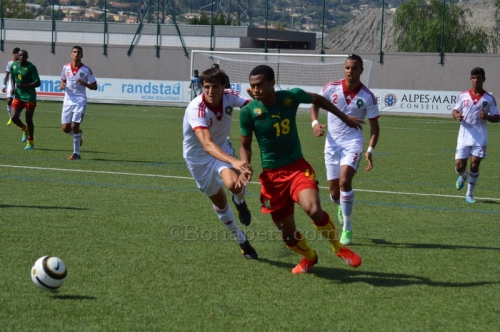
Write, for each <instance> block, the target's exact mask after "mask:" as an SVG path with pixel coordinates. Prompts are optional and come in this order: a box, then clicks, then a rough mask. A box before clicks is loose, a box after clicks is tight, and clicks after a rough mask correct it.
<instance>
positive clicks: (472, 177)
mask: <svg viewBox="0 0 500 332" xmlns="http://www.w3.org/2000/svg"><path fill="white" fill-rule="evenodd" d="M469 175H470V176H469V182H468V184H467V194H466V195H467V196H473V192H474V188H475V187H476V183H477V178H478V177H479V172H477V173H472V172H470V174H469Z"/></svg>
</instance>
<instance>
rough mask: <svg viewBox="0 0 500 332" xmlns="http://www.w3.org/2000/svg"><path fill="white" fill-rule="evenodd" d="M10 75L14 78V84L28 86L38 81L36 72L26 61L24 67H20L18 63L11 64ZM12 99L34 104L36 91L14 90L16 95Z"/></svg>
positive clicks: (32, 89)
mask: <svg viewBox="0 0 500 332" xmlns="http://www.w3.org/2000/svg"><path fill="white" fill-rule="evenodd" d="M10 75H11V76H12V77H13V78H14V83H15V84H18V83H21V84H29V83H33V82H37V81H40V76H38V70H37V69H36V67H35V66H34V65H33V64H32V63H31V62H29V61H26V62H25V64H24V66H20V65H19V62H18V61H16V62H14V63H12V66H11V67H10ZM14 98H15V99H19V100H21V101H24V102H30V103H36V89H35V88H31V89H18V88H16V94H15V96H14Z"/></svg>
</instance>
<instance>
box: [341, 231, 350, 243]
mask: <svg viewBox="0 0 500 332" xmlns="http://www.w3.org/2000/svg"><path fill="white" fill-rule="evenodd" d="M339 242H340V243H342V244H343V245H344V246H346V245H348V244H351V243H352V232H350V231H342V236H341V237H340V241H339Z"/></svg>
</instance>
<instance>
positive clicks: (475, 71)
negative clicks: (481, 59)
mask: <svg viewBox="0 0 500 332" xmlns="http://www.w3.org/2000/svg"><path fill="white" fill-rule="evenodd" d="M473 75H481V76H482V77H486V74H485V72H484V69H483V68H481V67H476V68H472V70H471V72H470V76H473Z"/></svg>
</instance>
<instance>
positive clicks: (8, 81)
mask: <svg viewBox="0 0 500 332" xmlns="http://www.w3.org/2000/svg"><path fill="white" fill-rule="evenodd" d="M13 63H14V60H10V61H9V62H7V67H5V73H10V67H12V64H13ZM11 82H12V81H11V77H10V76H9V79H8V80H7V84H6V88H5V89H6V90H7V98H11V97H13V96H12V95H11V94H10V91H11Z"/></svg>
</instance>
